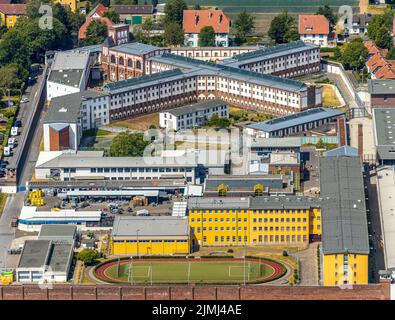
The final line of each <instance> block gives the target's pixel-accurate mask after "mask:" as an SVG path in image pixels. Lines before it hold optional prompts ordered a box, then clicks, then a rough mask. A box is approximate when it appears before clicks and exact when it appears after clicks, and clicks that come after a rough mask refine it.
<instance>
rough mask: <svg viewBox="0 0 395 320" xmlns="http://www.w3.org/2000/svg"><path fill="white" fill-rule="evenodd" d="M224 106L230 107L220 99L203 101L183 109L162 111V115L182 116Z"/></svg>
mask: <svg viewBox="0 0 395 320" xmlns="http://www.w3.org/2000/svg"><path fill="white" fill-rule="evenodd" d="M223 105H228V103H227V102H225V101H223V100H219V99H214V100H203V101H199V102H197V103H193V104H188V105H186V106H183V107H178V108H173V109H167V110H163V111H161V113H171V114H172V115H174V116H180V115H183V114H188V113H192V112H197V111H201V110H206V109H209V108H214V107H218V106H223Z"/></svg>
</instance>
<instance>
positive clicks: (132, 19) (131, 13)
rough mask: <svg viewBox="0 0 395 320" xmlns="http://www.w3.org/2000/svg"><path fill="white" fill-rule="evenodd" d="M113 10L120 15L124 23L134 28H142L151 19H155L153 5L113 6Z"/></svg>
mask: <svg viewBox="0 0 395 320" xmlns="http://www.w3.org/2000/svg"><path fill="white" fill-rule="evenodd" d="M111 8H112V9H114V11H115V12H117V13H119V17H120V19H121V22H122V23H125V24H127V25H130V26H131V27H132V28H133V27H135V26H141V25H142V24H143V22H144V21H145V20H146V19H148V18H149V17H151V18H154V6H152V5H130V6H128V5H112V6H111Z"/></svg>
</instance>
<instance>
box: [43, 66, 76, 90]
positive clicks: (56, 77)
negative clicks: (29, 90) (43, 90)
mask: <svg viewBox="0 0 395 320" xmlns="http://www.w3.org/2000/svg"><path fill="white" fill-rule="evenodd" d="M83 73H84V72H83V70H81V69H67V70H51V73H50V74H49V76H48V81H51V82H56V83H59V84H64V85H67V86H70V87H74V88H78V87H79V84H80V82H81V78H82V75H83Z"/></svg>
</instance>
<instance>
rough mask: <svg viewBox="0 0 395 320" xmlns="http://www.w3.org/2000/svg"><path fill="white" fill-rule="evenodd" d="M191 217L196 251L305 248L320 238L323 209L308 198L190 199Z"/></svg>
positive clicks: (192, 238) (190, 221)
mask: <svg viewBox="0 0 395 320" xmlns="http://www.w3.org/2000/svg"><path fill="white" fill-rule="evenodd" d="M310 200H311V201H310ZM188 214H189V225H190V228H191V245H192V247H193V248H195V249H196V248H197V247H198V246H229V245H236V246H237V245H263V244H271V245H278V244H284V245H285V244H288V245H289V244H302V243H308V242H309V241H310V239H316V240H320V238H321V209H320V207H319V206H317V204H316V202H315V201H314V199H311V198H310V199H309V198H306V197H297V196H286V197H264V196H259V197H248V198H238V197H215V198H190V199H189V200H188Z"/></svg>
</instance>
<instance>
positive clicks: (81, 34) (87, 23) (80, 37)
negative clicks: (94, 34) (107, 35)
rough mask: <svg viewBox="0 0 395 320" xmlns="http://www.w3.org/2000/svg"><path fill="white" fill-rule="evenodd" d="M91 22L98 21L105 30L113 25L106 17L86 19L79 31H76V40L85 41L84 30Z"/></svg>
mask: <svg viewBox="0 0 395 320" xmlns="http://www.w3.org/2000/svg"><path fill="white" fill-rule="evenodd" d="M93 20H99V21H101V22H102V23H104V24H105V25H106V26H107V30H108V28H109V27H112V26H113V25H114V23H113V22H112V21H111V20H110V19H109V18H107V17H101V18H91V17H86V19H85V22H84V24H83V25H82V26H81V27H80V30H79V31H78V38H79V39H85V38H86V30H87V29H88V26H89V25H90V23H91V22H92V21H93Z"/></svg>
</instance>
